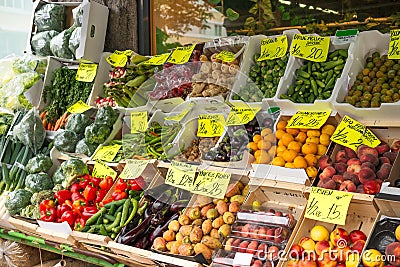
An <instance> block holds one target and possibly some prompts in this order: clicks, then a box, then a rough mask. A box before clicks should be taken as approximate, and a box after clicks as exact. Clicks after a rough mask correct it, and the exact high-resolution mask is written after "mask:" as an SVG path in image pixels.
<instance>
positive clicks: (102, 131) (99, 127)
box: [85, 123, 111, 145]
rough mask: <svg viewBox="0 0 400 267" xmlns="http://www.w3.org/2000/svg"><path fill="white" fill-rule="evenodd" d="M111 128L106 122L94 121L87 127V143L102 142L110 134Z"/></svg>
mask: <svg viewBox="0 0 400 267" xmlns="http://www.w3.org/2000/svg"><path fill="white" fill-rule="evenodd" d="M110 132H111V129H110V127H108V126H107V125H106V124H97V123H93V124H92V125H90V126H88V127H86V129H85V142H86V143H87V144H90V145H93V144H98V145H100V144H102V143H104V142H105V141H106V140H107V138H108V136H109V135H110Z"/></svg>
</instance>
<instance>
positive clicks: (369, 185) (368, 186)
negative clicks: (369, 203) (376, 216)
mask: <svg viewBox="0 0 400 267" xmlns="http://www.w3.org/2000/svg"><path fill="white" fill-rule="evenodd" d="M380 190H381V186H380V185H379V183H378V182H377V180H370V181H366V182H365V183H364V192H365V194H368V195H375V194H377V193H379V191H380Z"/></svg>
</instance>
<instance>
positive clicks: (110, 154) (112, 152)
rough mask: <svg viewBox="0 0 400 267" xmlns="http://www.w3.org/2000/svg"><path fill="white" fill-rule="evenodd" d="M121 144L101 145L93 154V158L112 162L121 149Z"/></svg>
mask: <svg viewBox="0 0 400 267" xmlns="http://www.w3.org/2000/svg"><path fill="white" fill-rule="evenodd" d="M120 148H121V145H118V144H115V145H111V146H103V145H102V146H100V148H99V149H98V150H97V152H96V154H95V155H94V156H93V160H104V161H108V162H111V161H113V159H114V158H115V156H116V155H117V153H118V151H119V150H120Z"/></svg>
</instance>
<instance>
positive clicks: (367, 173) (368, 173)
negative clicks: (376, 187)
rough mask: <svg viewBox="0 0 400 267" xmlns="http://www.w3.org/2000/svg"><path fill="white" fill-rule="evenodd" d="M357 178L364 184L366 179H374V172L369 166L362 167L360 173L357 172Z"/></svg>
mask: <svg viewBox="0 0 400 267" xmlns="http://www.w3.org/2000/svg"><path fill="white" fill-rule="evenodd" d="M358 178H359V179H360V182H361V183H362V184H365V182H366V181H370V180H375V178H376V174H375V172H374V171H373V170H371V169H370V168H368V167H362V168H361V170H360V173H359V174H358Z"/></svg>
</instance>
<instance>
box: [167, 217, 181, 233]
mask: <svg viewBox="0 0 400 267" xmlns="http://www.w3.org/2000/svg"><path fill="white" fill-rule="evenodd" d="M180 227H181V225H180V223H179V222H178V221H177V220H173V221H171V222H170V223H169V224H168V230H172V231H175V232H178V231H179V228H180Z"/></svg>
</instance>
